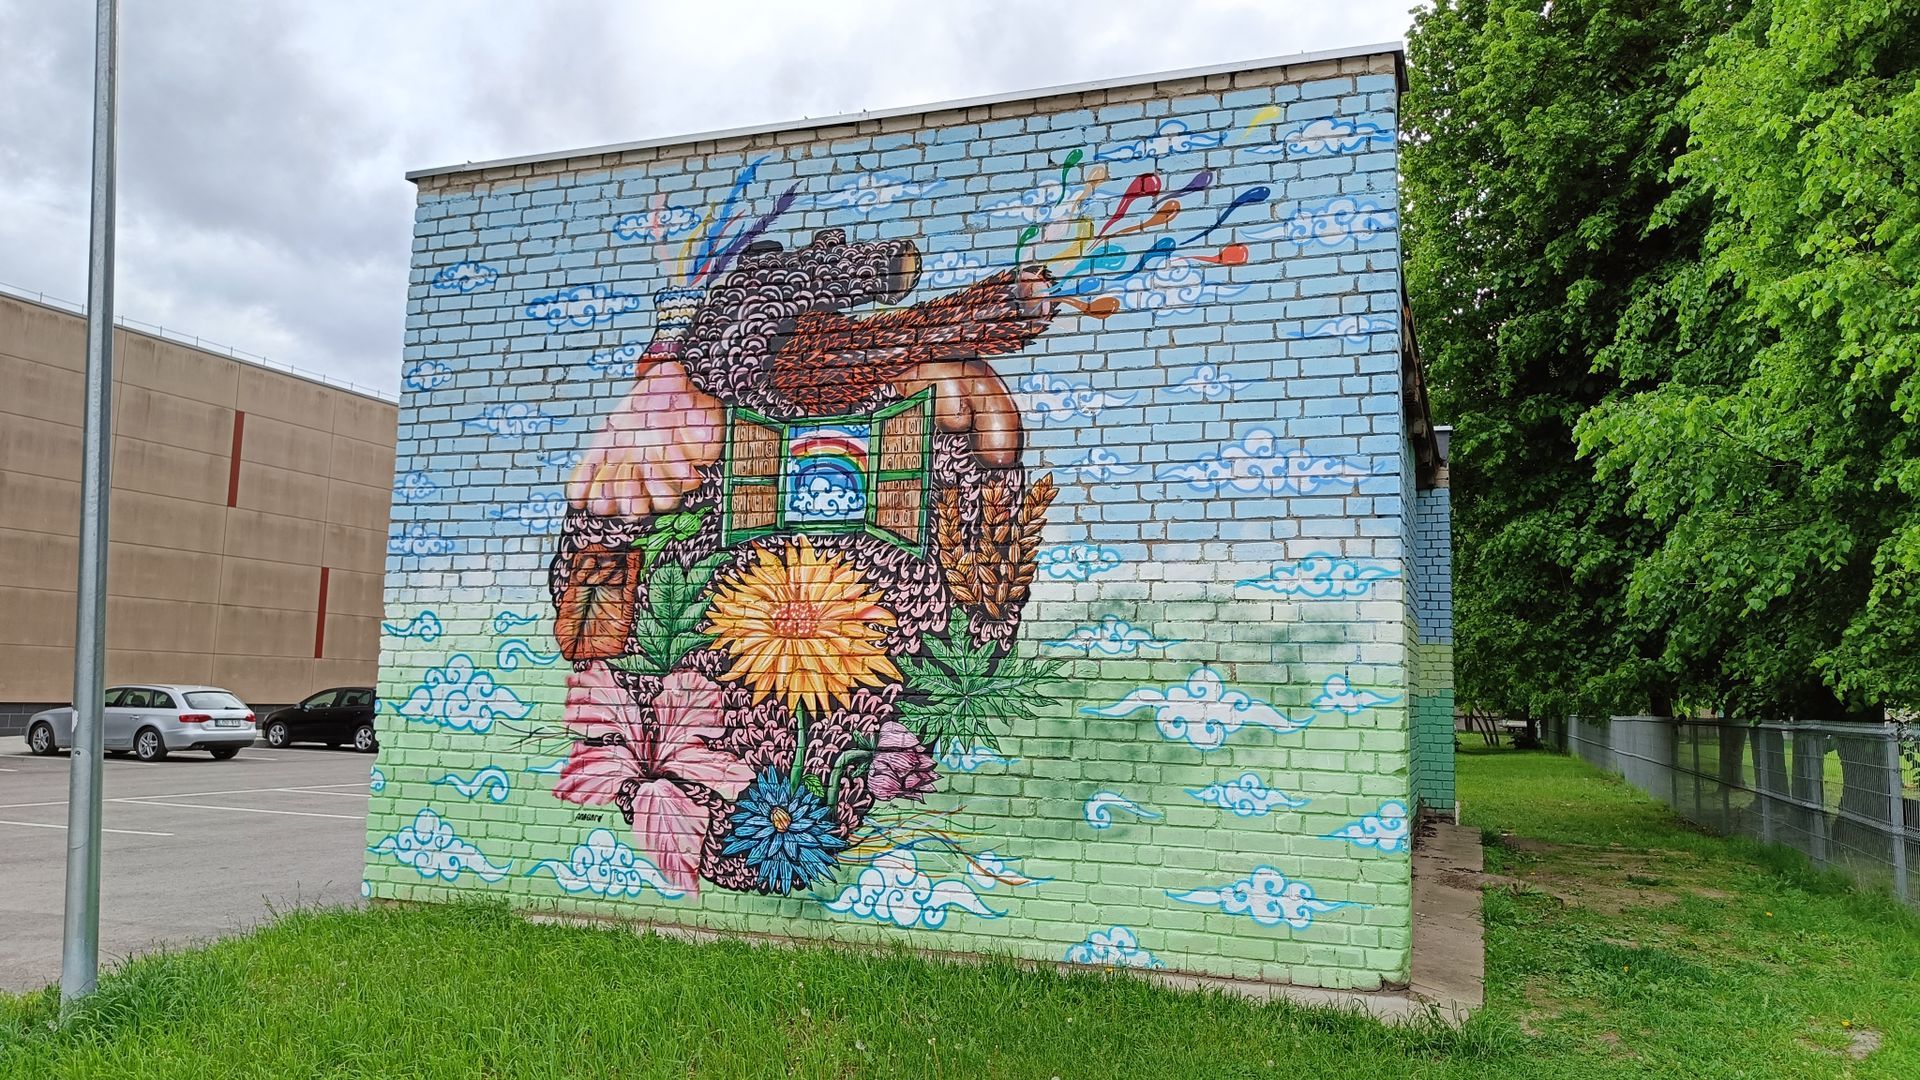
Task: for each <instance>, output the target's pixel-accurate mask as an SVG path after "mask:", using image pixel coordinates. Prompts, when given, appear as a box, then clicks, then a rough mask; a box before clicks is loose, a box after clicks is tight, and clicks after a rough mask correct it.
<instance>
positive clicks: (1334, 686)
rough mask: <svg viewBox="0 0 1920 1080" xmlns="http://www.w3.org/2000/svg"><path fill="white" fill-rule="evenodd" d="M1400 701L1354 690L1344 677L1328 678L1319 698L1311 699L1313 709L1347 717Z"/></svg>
mask: <svg viewBox="0 0 1920 1080" xmlns="http://www.w3.org/2000/svg"><path fill="white" fill-rule="evenodd" d="M1399 700H1400V699H1399V698H1397V697H1387V696H1385V695H1384V694H1376V693H1374V692H1373V691H1371V690H1356V689H1354V687H1353V685H1352V684H1350V683H1349V682H1347V677H1346V676H1345V675H1333V676H1329V677H1328V679H1327V683H1326V685H1325V686H1324V687H1322V688H1321V690H1320V696H1319V697H1316V698H1314V699H1313V707H1314V708H1316V709H1318V710H1320V711H1321V712H1340V713H1346V714H1347V715H1348V716H1354V715H1357V714H1359V713H1363V712H1365V711H1367V710H1368V709H1371V708H1373V707H1374V706H1375V705H1391V704H1393V703H1394V702H1396V701H1399Z"/></svg>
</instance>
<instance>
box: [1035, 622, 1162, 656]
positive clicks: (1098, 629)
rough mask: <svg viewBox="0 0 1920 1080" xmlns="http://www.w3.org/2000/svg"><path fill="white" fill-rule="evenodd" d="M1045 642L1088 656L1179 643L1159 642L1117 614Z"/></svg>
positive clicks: (1129, 651)
mask: <svg viewBox="0 0 1920 1080" xmlns="http://www.w3.org/2000/svg"><path fill="white" fill-rule="evenodd" d="M1047 644H1048V645H1051V646H1053V647H1054V648H1056V649H1073V650H1076V651H1078V652H1083V653H1086V654H1087V655H1089V656H1091V655H1093V654H1094V653H1096V652H1097V653H1102V654H1104V655H1106V656H1133V655H1135V654H1137V653H1139V651H1140V650H1141V649H1166V648H1171V647H1172V646H1175V645H1178V644H1180V643H1179V642H1178V641H1161V640H1160V639H1159V638H1157V637H1154V636H1153V634H1151V633H1149V632H1148V631H1145V630H1141V629H1138V628H1137V627H1135V626H1134V625H1133V624H1132V623H1130V622H1127V621H1126V620H1125V619H1122V618H1120V617H1119V616H1118V615H1108V616H1106V617H1104V618H1102V619H1101V620H1100V622H1099V623H1098V624H1096V625H1093V626H1081V627H1076V628H1075V629H1074V630H1073V632H1072V633H1069V634H1068V635H1067V636H1066V637H1064V638H1061V639H1060V640H1059V641H1049V642H1047Z"/></svg>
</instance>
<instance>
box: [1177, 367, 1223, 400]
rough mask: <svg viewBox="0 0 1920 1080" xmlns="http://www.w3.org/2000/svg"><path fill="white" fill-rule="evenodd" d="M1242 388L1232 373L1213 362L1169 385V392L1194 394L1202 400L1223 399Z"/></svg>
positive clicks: (1197, 368) (1195, 369)
mask: <svg viewBox="0 0 1920 1080" xmlns="http://www.w3.org/2000/svg"><path fill="white" fill-rule="evenodd" d="M1239 388H1240V384H1239V383H1237V382H1235V381H1234V379H1233V377H1232V376H1231V375H1228V374H1226V373H1225V372H1223V371H1221V370H1220V369H1219V368H1218V367H1215V366H1214V365H1212V364H1201V365H1200V366H1199V367H1196V368H1194V369H1193V371H1192V372H1191V373H1190V374H1189V375H1188V376H1187V377H1186V378H1184V379H1182V380H1180V381H1179V382H1177V383H1175V384H1174V385H1172V386H1169V387H1167V393H1169V394H1192V395H1193V396H1195V397H1197V398H1199V399H1201V400H1202V401H1223V400H1225V399H1227V398H1230V397H1232V396H1233V392H1234V391H1235V390H1238V389H1239Z"/></svg>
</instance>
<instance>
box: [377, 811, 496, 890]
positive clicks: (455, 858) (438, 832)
mask: <svg viewBox="0 0 1920 1080" xmlns="http://www.w3.org/2000/svg"><path fill="white" fill-rule="evenodd" d="M367 850H368V851H370V852H372V853H374V854H375V855H385V856H387V857H388V858H390V859H392V860H393V861H394V862H397V863H399V864H401V865H402V866H411V867H413V869H414V870H415V871H416V872H418V873H419V875H420V876H421V877H423V878H439V879H441V880H442V881H458V880H459V879H460V875H462V874H467V873H471V874H473V875H475V876H477V877H478V878H480V880H482V881H499V880H500V879H501V878H503V877H505V876H506V875H507V872H508V871H509V870H511V869H512V868H513V863H512V862H511V861H509V862H508V863H507V864H506V865H505V866H496V865H494V863H493V862H492V861H491V860H489V859H488V858H487V857H486V856H485V855H483V854H481V852H480V849H479V848H477V847H474V846H473V845H472V844H469V843H467V842H466V841H465V840H462V839H461V838H460V836H459V834H457V833H455V832H454V831H453V826H452V825H450V824H448V823H447V822H445V821H443V820H441V818H440V815H439V814H436V813H434V812H433V811H432V810H426V809H423V810H421V811H420V813H419V814H418V815H416V816H415V817H414V819H413V823H412V824H410V825H407V826H405V827H404V828H401V829H400V830H398V831H396V832H394V833H391V834H389V835H387V836H383V837H381V838H380V839H379V841H378V842H376V843H374V844H373V845H372V846H371V847H369V848H367Z"/></svg>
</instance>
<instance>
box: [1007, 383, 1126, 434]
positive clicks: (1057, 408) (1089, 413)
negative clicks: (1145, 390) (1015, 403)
mask: <svg viewBox="0 0 1920 1080" xmlns="http://www.w3.org/2000/svg"><path fill="white" fill-rule="evenodd" d="M1015 396H1016V397H1017V398H1019V399H1020V402H1021V411H1022V412H1023V413H1024V414H1025V415H1026V418H1027V419H1028V420H1031V421H1033V422H1034V423H1036V424H1040V425H1043V426H1044V425H1047V424H1070V423H1073V422H1074V421H1076V420H1092V419H1094V418H1095V417H1098V416H1099V415H1100V413H1101V412H1102V411H1103V410H1106V409H1111V408H1114V407H1116V406H1119V405H1126V404H1129V403H1131V402H1132V401H1133V397H1134V395H1132V394H1116V393H1114V392H1112V391H1111V390H1095V389H1094V388H1093V387H1092V386H1090V385H1088V384H1086V383H1077V382H1073V381H1072V380H1069V379H1063V378H1060V377H1059V376H1057V375H1029V376H1027V377H1026V378H1024V379H1021V380H1020V382H1019V384H1018V386H1016V387H1015Z"/></svg>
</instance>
